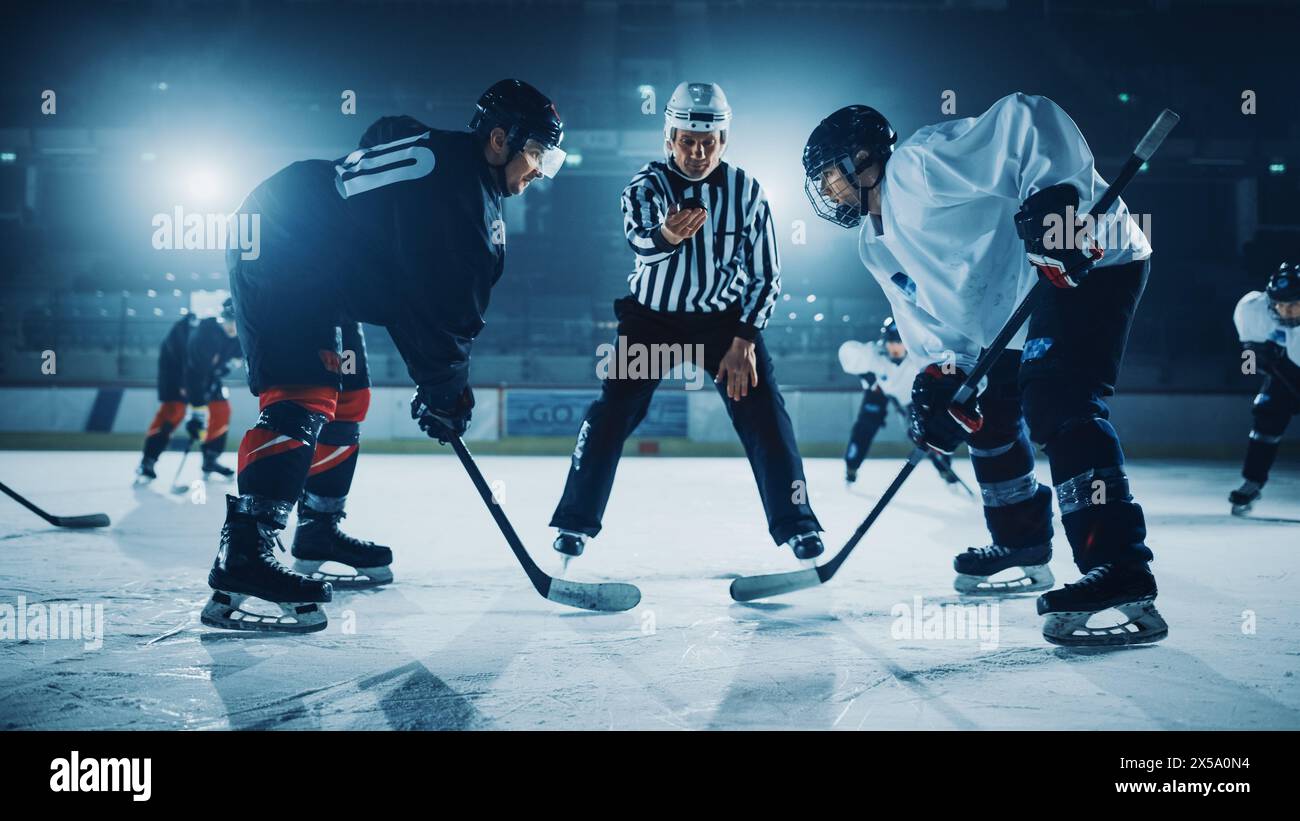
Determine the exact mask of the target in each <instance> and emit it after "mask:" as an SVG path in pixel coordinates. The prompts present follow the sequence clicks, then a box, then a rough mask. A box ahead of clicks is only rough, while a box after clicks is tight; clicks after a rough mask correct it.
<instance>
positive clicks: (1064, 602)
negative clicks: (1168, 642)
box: [1038, 562, 1169, 647]
mask: <svg viewBox="0 0 1300 821" xmlns="http://www.w3.org/2000/svg"><path fill="white" fill-rule="evenodd" d="M1156 592H1157V591H1156V579H1155V577H1154V576H1152V575H1151V568H1149V567H1148V566H1147V564H1146V562H1127V563H1124V564H1103V565H1098V566H1097V567H1094V568H1093V569H1092V570H1090V571H1088V573H1087V574H1086V575H1085V576H1084V577H1083V578H1081V579H1079V580H1078V581H1077V582H1074V583H1073V584H1067V585H1066V586H1065V587H1063V588H1061V589H1060V590H1053V591H1051V592H1048V593H1044V594H1043V595H1041V596H1039V597H1038V614H1039V615H1041V616H1046V617H1047V620H1046V621H1045V622H1044V623H1043V638H1045V639H1047V640H1048V641H1050V642H1051V643H1052V644H1060V645H1064V646H1066V647H1099V646H1100V647H1104V646H1112V645H1120V644H1148V643H1150V642H1153V641H1160V640H1161V639H1163V638H1164V637H1165V636H1167V635H1169V625H1168V624H1166V623H1165V620H1164V619H1163V618H1161V616H1160V613H1158V612H1157V611H1156V604H1155V599H1156ZM1111 608H1114V609H1116V610H1118V611H1119V612H1121V613H1123V614H1124V616H1125V618H1126V619H1128V620H1127V621H1125V622H1124V623H1122V624H1117V625H1114V626H1112V627H1089V626H1088V619H1089V618H1091V617H1092V616H1094V615H1096V614H1097V613H1100V612H1101V611H1102V610H1109V609H1111Z"/></svg>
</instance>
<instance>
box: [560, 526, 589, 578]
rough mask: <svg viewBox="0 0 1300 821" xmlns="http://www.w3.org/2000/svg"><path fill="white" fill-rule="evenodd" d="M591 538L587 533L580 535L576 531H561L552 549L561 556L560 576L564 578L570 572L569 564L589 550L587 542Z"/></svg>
mask: <svg viewBox="0 0 1300 821" xmlns="http://www.w3.org/2000/svg"><path fill="white" fill-rule="evenodd" d="M589 538H590V537H589V536H588V535H587V534H586V533H579V532H577V531H575V530H561V531H560V532H559V533H558V534H557V535H556V536H555V541H554V542H553V543H552V544H551V547H553V548H555V552H557V553H559V554H560V575H561V576H563V575H564V574H565V573H566V572H568V570H569V562H571V561H573V560H574V559H575V558H577V557H578V556H581V555H582V551H583V550H586V549H587V540H588V539H589Z"/></svg>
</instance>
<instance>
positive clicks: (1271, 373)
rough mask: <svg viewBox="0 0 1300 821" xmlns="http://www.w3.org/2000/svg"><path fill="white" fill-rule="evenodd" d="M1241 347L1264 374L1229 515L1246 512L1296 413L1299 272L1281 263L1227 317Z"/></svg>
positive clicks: (1230, 496)
mask: <svg viewBox="0 0 1300 821" xmlns="http://www.w3.org/2000/svg"><path fill="white" fill-rule="evenodd" d="M1232 320H1233V322H1235V323H1236V325H1237V335H1238V336H1239V337H1240V338H1241V345H1242V347H1243V348H1244V349H1245V350H1246V351H1248V352H1250V354H1251V355H1253V357H1254V360H1255V369H1256V371H1258V372H1259V373H1261V374H1263V376H1264V382H1263V384H1262V385H1260V387H1259V394H1258V395H1257V396H1256V397H1255V403H1254V406H1253V407H1252V408H1251V413H1252V414H1253V415H1254V417H1255V424H1254V426H1253V427H1252V428H1251V430H1250V443H1249V444H1248V445H1247V446H1246V463H1245V464H1244V465H1243V466H1242V468H1241V476H1242V478H1243V479H1245V481H1244V482H1242V483H1241V487H1239V488H1237V489H1236V490H1234V491H1232V493H1230V494H1228V501H1229V502H1231V503H1232V512H1233V513H1234V514H1236V515H1238V516H1240V515H1242V514H1245V513H1247V512H1249V511H1250V509H1251V508H1252V507H1253V506H1254V504H1255V502H1257V501H1258V500H1259V497H1260V495H1261V494H1260V491H1261V490H1263V488H1264V485H1265V484H1266V483H1267V482H1268V472H1269V469H1270V468H1272V467H1273V461H1274V460H1275V459H1277V451H1278V445H1279V443H1280V442H1281V441H1282V434H1283V433H1285V432H1286V427H1287V425H1288V424H1289V423H1290V422H1291V417H1293V416H1295V415H1296V414H1297V413H1300V393H1297V391H1300V330H1297V328H1300V269H1298V268H1297V266H1295V265H1292V264H1290V263H1286V262H1284V263H1282V265H1281V267H1279V268H1278V269H1277V271H1276V272H1274V274H1273V276H1271V277H1270V278H1269V280H1268V287H1267V288H1266V289H1265V290H1264V291H1263V292H1260V291H1251V292H1250V293H1248V294H1246V295H1245V296H1244V297H1242V298H1241V301H1240V302H1238V303H1237V310H1236V311H1234V312H1233V314H1232Z"/></svg>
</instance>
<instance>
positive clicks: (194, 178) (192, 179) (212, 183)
mask: <svg viewBox="0 0 1300 821" xmlns="http://www.w3.org/2000/svg"><path fill="white" fill-rule="evenodd" d="M189 190H190V194H191V195H192V196H193V197H194V198H195V199H198V200H203V201H209V200H214V199H216V198H217V197H219V196H220V195H221V175H219V174H217V172H215V171H213V170H212V169H211V168H199V169H195V170H194V171H192V172H190V176H189Z"/></svg>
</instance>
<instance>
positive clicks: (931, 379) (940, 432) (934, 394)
mask: <svg viewBox="0 0 1300 821" xmlns="http://www.w3.org/2000/svg"><path fill="white" fill-rule="evenodd" d="M965 381H966V374H965V373H963V372H962V370H961V369H960V368H955V369H953V371H952V372H951V373H945V372H944V370H943V368H941V367H939V366H938V365H930V366H929V367H928V368H926V369H925V370H923V371H921V372H920V373H918V374H917V375H916V379H915V380H914V381H913V382H912V424H911V428H910V430H909V431H908V433H909V435H910V436H911V438H912V441H913V442H915V443H916V444H918V445H920V446H921V447H925V448H929V449H930V450H932V451H935V452H938V453H952V452H953V451H955V450H956V449H957V446H958V445H960V444H961V443H962V442H964V441H965V440H966V435H967V434H969V433H973V432H975V431H977V430H979V429H980V427H981V426H983V424H984V418H983V417H982V416H980V412H979V409H978V407H977V406H976V397H975V396H974V395H972V396H971V397H970V399H967V400H966V402H965V404H962V405H953V404H952V398H953V396H955V395H956V393H957V389H958V388H960V387H961V384H962V383H963V382H965Z"/></svg>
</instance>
